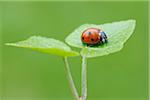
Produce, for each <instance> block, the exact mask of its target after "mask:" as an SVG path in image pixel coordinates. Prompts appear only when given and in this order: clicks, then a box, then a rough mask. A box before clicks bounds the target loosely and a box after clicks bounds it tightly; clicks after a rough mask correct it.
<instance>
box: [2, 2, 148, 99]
mask: <svg viewBox="0 0 150 100" xmlns="http://www.w3.org/2000/svg"><path fill="white" fill-rule="evenodd" d="M0 4H1V8H2V9H1V11H2V12H1V13H2V14H1V17H2V20H1V21H2V22H1V25H2V34H1V38H0V41H1V43H2V47H1V48H0V49H1V50H2V54H1V59H0V61H1V63H2V64H1V71H0V72H1V76H2V78H1V80H0V84H1V89H0V90H1V92H0V96H1V97H2V100H72V99H73V98H72V94H71V92H70V89H69V86H68V82H67V80H66V77H65V72H64V65H63V61H62V58H60V57H57V56H53V55H46V54H42V53H38V52H34V51H31V50H26V49H22V48H15V47H8V46H5V45H4V43H6V42H15V41H19V40H23V39H26V38H28V37H29V36H32V35H42V36H46V37H52V38H56V39H59V40H62V41H64V39H65V37H66V36H67V35H68V34H69V33H71V32H72V31H73V30H74V29H75V28H77V27H79V26H80V25H82V24H85V23H92V24H102V23H107V22H113V21H120V20H126V19H135V20H136V21H137V25H136V29H135V32H134V34H133V35H132V36H131V38H130V39H129V40H128V41H127V43H126V44H125V46H124V48H123V50H121V51H120V52H118V53H115V54H111V55H108V56H103V57H97V58H92V59H88V100H148V2H136V1H135V2H99V1H93V2H92V1H89V2H81V1H79V2H69V1H68V2H58V1H57V2H42V1H41V2H1V3H0ZM73 49H74V50H76V49H75V48H73ZM69 61H70V64H71V70H72V72H73V78H74V81H75V84H76V87H77V88H78V91H79V93H80V92H81V91H80V88H81V86H80V82H81V81H80V77H81V73H80V72H81V58H80V57H74V58H69Z"/></svg>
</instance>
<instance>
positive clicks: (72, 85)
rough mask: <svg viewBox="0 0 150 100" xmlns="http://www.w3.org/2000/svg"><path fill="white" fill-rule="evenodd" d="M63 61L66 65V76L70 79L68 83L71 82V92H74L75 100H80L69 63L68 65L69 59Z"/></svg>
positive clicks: (65, 58)
mask: <svg viewBox="0 0 150 100" xmlns="http://www.w3.org/2000/svg"><path fill="white" fill-rule="evenodd" d="M63 61H64V63H65V71H66V76H67V79H68V82H69V86H70V89H71V92H72V94H73V96H74V98H75V100H79V95H78V92H77V89H76V87H75V84H74V82H73V78H72V75H71V71H70V68H69V63H68V60H67V57H64V58H63Z"/></svg>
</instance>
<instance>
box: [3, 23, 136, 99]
mask: <svg viewBox="0 0 150 100" xmlns="http://www.w3.org/2000/svg"><path fill="white" fill-rule="evenodd" d="M135 24H136V23H135V20H126V21H119V22H113V23H107V24H102V25H94V24H84V25H82V26H80V27H79V28H77V29H76V30H75V31H73V32H72V33H71V34H70V35H69V36H67V38H66V39H65V42H66V43H67V44H68V45H70V46H73V47H77V48H81V52H80V53H78V52H76V51H73V50H72V49H71V48H70V47H69V46H68V45H66V44H65V43H63V42H61V41H59V40H55V39H52V38H45V37H41V36H32V37H30V38H29V39H27V40H24V41H19V42H17V43H6V45H9V46H15V47H22V48H28V49H32V50H35V51H40V52H43V53H47V54H53V55H57V56H60V57H62V59H63V60H64V64H65V70H66V73H67V74H66V75H67V79H68V81H69V85H70V88H71V91H72V94H73V96H74V98H75V100H86V98H87V77H86V76H87V75H86V73H87V72H86V67H87V59H88V58H92V57H98V56H104V55H108V54H111V53H114V52H117V51H120V50H121V49H122V48H123V45H124V43H125V42H126V41H127V40H128V39H129V37H130V36H131V35H132V33H133V31H134V28H135ZM88 28H98V29H102V30H104V31H105V32H106V34H107V38H108V43H107V44H105V45H99V46H96V47H90V46H86V45H83V43H82V41H81V34H82V32H83V31H84V30H86V29H88ZM73 56H81V57H82V75H81V79H82V80H81V85H82V89H81V96H79V94H78V92H77V90H76V87H75V85H74V82H73V78H72V76H71V71H70V68H69V63H68V60H67V59H68V57H73Z"/></svg>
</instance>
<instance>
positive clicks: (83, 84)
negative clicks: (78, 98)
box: [81, 55, 87, 100]
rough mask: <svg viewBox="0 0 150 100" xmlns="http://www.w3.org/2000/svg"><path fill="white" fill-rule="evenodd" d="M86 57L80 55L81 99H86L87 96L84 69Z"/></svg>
mask: <svg viewBox="0 0 150 100" xmlns="http://www.w3.org/2000/svg"><path fill="white" fill-rule="evenodd" d="M86 65H87V62H86V57H85V56H84V55H83V56H82V73H81V75H82V76H81V87H82V94H81V95H82V100H86V97H87V75H86V74H87V71H86V70H87V69H86Z"/></svg>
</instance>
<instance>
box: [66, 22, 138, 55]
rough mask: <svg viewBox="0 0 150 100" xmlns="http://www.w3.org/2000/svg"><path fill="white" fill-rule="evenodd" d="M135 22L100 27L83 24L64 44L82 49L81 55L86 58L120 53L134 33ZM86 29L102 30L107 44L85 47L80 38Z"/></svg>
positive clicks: (115, 23)
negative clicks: (106, 38)
mask: <svg viewBox="0 0 150 100" xmlns="http://www.w3.org/2000/svg"><path fill="white" fill-rule="evenodd" d="M135 24H136V21H135V20H125V21H119V22H113V23H106V24H101V25H94V24H84V25H82V26H80V27H79V28H77V29H76V30H75V31H73V32H72V33H71V34H70V35H69V36H68V37H67V38H66V42H67V43H68V44H69V45H71V46H74V47H78V48H82V51H81V55H84V56H86V57H97V56H103V55H108V54H110V53H114V52H117V51H120V50H121V49H122V48H123V44H124V43H125V42H126V41H127V40H128V39H129V37H130V36H131V34H132V33H133V31H134V28H135ZM88 28H99V29H102V30H103V31H104V32H105V33H106V35H107V37H108V43H107V44H105V45H103V46H98V47H86V46H84V45H83V44H82V41H81V39H80V36H81V34H82V32H83V31H84V30H86V29H88Z"/></svg>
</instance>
